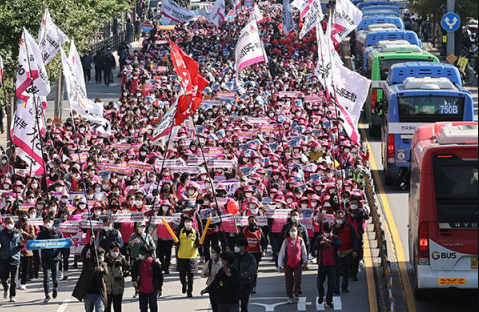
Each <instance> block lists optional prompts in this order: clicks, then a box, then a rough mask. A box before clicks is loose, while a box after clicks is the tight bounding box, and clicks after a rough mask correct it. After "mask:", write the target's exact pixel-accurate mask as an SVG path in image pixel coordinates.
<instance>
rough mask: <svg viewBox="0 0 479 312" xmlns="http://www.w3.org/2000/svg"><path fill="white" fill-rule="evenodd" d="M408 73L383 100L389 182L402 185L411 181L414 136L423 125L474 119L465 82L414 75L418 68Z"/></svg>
mask: <svg viewBox="0 0 479 312" xmlns="http://www.w3.org/2000/svg"><path fill="white" fill-rule="evenodd" d="M418 64H419V65H417V66H418V68H420V67H427V65H426V64H425V63H418ZM401 66H402V64H401V65H400V66H399V67H401ZM432 68H434V65H433V66H432ZM438 68H440V66H438ZM456 70H457V69H456ZM418 71H419V70H418ZM432 71H434V69H432ZM437 71H440V69H437ZM391 72H394V68H393V69H392V70H391ZM445 72H446V71H445ZM445 72H444V73H445ZM457 74H459V73H457ZM405 76H409V77H407V78H406V77H404V78H403V81H402V82H400V83H399V84H393V85H387V86H386V87H383V91H384V96H383V101H382V103H381V108H382V110H383V114H382V126H381V146H382V163H383V169H384V176H385V182H386V184H392V183H393V182H397V183H399V184H400V186H401V187H402V188H407V187H408V185H409V172H410V171H409V170H410V154H411V139H412V137H413V134H414V131H415V130H416V129H417V128H418V127H419V126H421V125H424V124H428V123H434V122H437V121H450V122H454V121H455V122H458V121H474V101H473V98H472V96H471V93H470V92H469V91H467V90H465V89H464V88H463V87H462V86H461V85H458V84H457V83H454V82H453V81H451V80H449V79H448V78H447V77H443V76H444V75H441V74H438V75H437V76H439V77H413V76H414V71H411V72H407V74H406V75H405ZM392 80H394V79H392ZM392 80H391V81H392Z"/></svg>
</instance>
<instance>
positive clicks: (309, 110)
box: [0, 3, 369, 312]
mask: <svg viewBox="0 0 479 312" xmlns="http://www.w3.org/2000/svg"><path fill="white" fill-rule="evenodd" d="M260 8H261V11H262V12H263V20H262V21H261V23H259V30H260V36H261V38H262V41H263V42H264V45H265V50H266V53H267V55H268V56H269V60H270V61H269V62H268V63H258V64H255V65H252V66H251V67H249V68H246V69H244V70H243V71H241V73H239V76H238V77H237V80H236V81H240V83H238V85H239V87H238V86H237V83H235V72H234V57H233V56H234V54H235V52H234V49H235V45H236V40H237V38H238V36H239V32H240V30H241V29H242V28H243V26H244V25H245V24H246V23H247V21H248V19H249V17H250V9H248V8H247V7H243V8H242V10H241V11H240V12H239V13H238V14H237V16H236V17H235V20H234V22H231V21H230V22H227V23H225V24H224V25H223V26H221V27H220V28H219V29H218V28H216V27H214V25H211V24H209V23H207V22H206V21H204V20H198V21H195V22H190V23H188V24H183V25H178V26H177V27H176V29H175V30H168V31H160V30H158V29H157V28H155V29H153V30H152V31H150V32H149V33H148V34H147V35H146V37H145V38H144V41H143V47H142V49H140V50H135V51H133V52H131V53H130V54H129V55H127V56H126V58H125V59H124V64H122V65H124V66H123V67H122V70H121V72H120V74H121V97H120V99H119V100H118V101H117V102H110V103H108V104H105V106H104V117H105V118H106V119H108V120H109V121H110V124H111V135H105V134H103V133H99V132H97V131H96V130H95V128H94V127H92V126H91V125H90V124H89V123H88V122H86V121H85V120H84V119H82V116H80V115H76V116H73V118H69V119H67V120H66V121H65V122H63V123H52V122H51V121H48V122H47V124H46V133H45V136H44V144H43V148H44V157H45V159H46V160H47V162H46V164H47V167H46V175H45V176H43V177H36V176H33V175H31V174H29V168H28V167H26V166H25V163H23V162H22V161H21V160H20V159H19V158H16V159H12V158H9V157H7V156H6V155H3V156H2V158H1V163H0V173H1V183H0V186H1V189H2V193H3V194H4V203H3V204H2V210H1V213H2V218H1V219H0V222H1V226H2V228H3V230H2V231H0V244H1V245H0V249H1V280H2V284H3V287H4V298H5V299H8V298H9V299H10V300H11V301H13V302H14V301H15V300H16V299H15V297H16V293H17V288H19V289H21V290H24V289H26V288H27V287H28V284H29V281H31V280H33V279H35V278H38V277H39V276H42V275H43V281H44V294H45V299H44V300H45V301H46V302H48V301H50V300H51V298H53V299H55V298H56V297H57V295H58V292H59V291H62V285H61V281H60V280H66V279H68V278H69V277H70V276H71V274H69V272H70V271H71V269H72V268H73V269H76V268H78V267H81V275H80V278H79V279H78V282H77V283H76V287H75V290H74V292H73V296H74V297H75V298H78V299H79V300H83V301H84V302H85V309H86V311H93V309H96V311H111V310H112V309H113V310H114V311H121V305H122V298H123V294H124V290H125V287H126V283H127V282H129V281H130V280H131V281H132V282H133V287H134V288H135V297H138V298H139V302H140V310H141V311H147V310H148V307H149V309H150V310H151V311H157V310H158V303H157V298H158V297H159V296H161V294H162V286H163V278H164V275H168V274H171V272H172V271H173V268H174V269H176V270H177V271H178V272H179V282H180V283H181V284H182V292H183V294H185V295H186V296H187V297H192V296H194V295H195V294H197V295H198V294H200V292H201V294H208V295H209V296H210V300H211V305H212V309H213V311H239V310H241V311H243V312H244V311H248V301H249V297H250V294H252V293H253V294H254V293H256V292H261V289H259V288H257V285H258V279H259V278H261V273H260V272H261V262H262V261H266V259H268V260H269V258H270V257H271V259H272V261H274V262H275V265H276V267H277V268H278V270H280V271H281V272H284V276H285V287H286V289H285V293H286V295H287V297H288V303H289V304H294V303H295V302H296V301H297V300H298V299H299V295H300V294H301V292H302V287H303V288H304V287H316V285H302V283H301V277H302V272H303V270H306V269H308V268H309V267H311V264H310V260H312V259H313V258H316V259H317V262H316V263H317V265H318V267H319V269H318V284H317V288H318V293H319V301H320V302H319V303H323V300H324V299H323V298H324V297H325V298H326V301H325V304H326V306H327V307H332V297H333V295H334V294H339V293H341V292H342V293H347V292H349V290H348V286H349V282H350V281H357V280H358V270H359V269H360V266H361V261H362V250H363V246H362V245H363V244H362V242H363V234H364V231H365V220H367V219H368V214H369V212H368V208H367V206H366V204H365V195H364V191H363V183H364V181H363V176H362V172H363V167H364V166H365V165H366V162H367V157H368V152H367V151H366V150H364V149H363V148H362V146H359V145H357V144H356V143H355V142H352V141H351V140H350V139H349V138H348V136H347V135H346V134H345V131H344V129H343V122H344V121H343V120H341V119H340V118H339V113H338V111H337V107H336V106H335V105H334V104H333V103H331V102H330V101H328V100H327V96H326V94H325V93H324V91H323V88H322V87H321V85H320V84H319V81H318V78H317V77H316V76H315V74H314V69H315V67H316V63H317V61H318V57H317V48H316V34H315V33H314V31H313V32H311V33H310V34H308V35H307V36H306V37H305V38H303V39H302V40H299V39H298V31H297V30H295V31H293V32H291V33H290V34H289V35H288V36H285V35H284V34H283V32H282V30H281V27H282V26H281V17H282V10H281V6H278V5H275V4H269V3H265V4H262V5H261V6H260ZM295 15H297V14H295ZM298 18H299V17H298V16H296V20H298ZM325 20H327V16H326V17H325ZM324 25H325V27H326V23H324ZM320 31H323V30H320ZM169 40H171V41H173V42H175V43H176V44H177V45H178V46H179V47H180V48H181V49H182V50H183V51H184V52H185V53H186V54H188V55H190V56H191V57H192V58H193V59H194V60H195V61H196V62H198V63H199V66H200V73H201V75H202V76H203V77H204V78H205V79H206V80H207V81H208V82H209V86H208V87H207V88H205V90H204V92H203V103H202V104H201V106H200V107H199V109H198V110H196V112H194V114H193V115H192V116H191V117H190V118H188V119H186V121H185V122H184V123H183V124H182V125H181V126H177V127H174V128H173V127H171V128H172V129H170V130H169V132H168V134H167V135H165V136H162V137H159V138H157V137H155V133H154V132H155V128H156V126H157V124H158V123H159V122H160V121H161V120H162V119H163V117H164V116H165V115H166V114H168V112H169V110H170V108H171V107H172V106H173V105H174V103H175V98H176V97H177V95H178V94H179V92H180V90H179V87H178V81H177V80H176V75H175V74H174V69H173V67H172V65H171V61H170V58H169V51H170V44H169ZM107 74H108V75H109V73H107ZM107 78H108V77H107ZM100 79H101V77H100ZM97 80H98V79H97ZM30 173H31V171H30ZM61 238H72V240H73V241H74V243H75V246H74V247H72V248H70V247H67V248H60V247H59V248H52V249H40V250H33V251H31V250H28V249H27V243H28V241H29V240H35V241H40V240H49V239H61ZM172 257H174V258H176V261H174V263H175V264H176V265H175V266H173V265H172V263H171V260H172ZM200 264H201V265H202V266H201V269H202V270H201V277H203V278H206V279H207V287H206V288H205V289H203V290H195V289H193V280H194V278H195V276H196V273H198V270H199V269H200V266H199V265H200ZM8 280H10V282H9V283H8ZM326 281H327V289H325V287H324V284H325V282H326ZM51 282H52V283H51ZM50 283H51V284H50Z"/></svg>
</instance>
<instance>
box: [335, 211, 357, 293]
mask: <svg viewBox="0 0 479 312" xmlns="http://www.w3.org/2000/svg"><path fill="white" fill-rule="evenodd" d="M333 232H334V234H335V235H337V236H338V237H339V239H340V240H341V244H342V245H341V247H340V248H338V265H337V266H336V276H335V277H336V280H335V285H334V287H335V289H334V291H335V293H336V294H339V277H340V274H339V272H340V271H342V272H343V281H342V283H341V289H342V292H343V293H348V292H349V290H348V286H349V273H350V270H351V263H352V261H353V259H356V258H357V257H358V237H357V235H356V231H355V229H354V226H353V225H352V224H350V223H348V221H347V219H346V214H345V212H344V211H342V210H340V211H337V212H336V224H335V225H334V229H333Z"/></svg>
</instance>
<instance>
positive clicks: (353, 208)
mask: <svg viewBox="0 0 479 312" xmlns="http://www.w3.org/2000/svg"><path fill="white" fill-rule="evenodd" d="M358 208H359V206H358V205H351V210H358Z"/></svg>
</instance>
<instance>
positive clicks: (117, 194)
mask: <svg viewBox="0 0 479 312" xmlns="http://www.w3.org/2000/svg"><path fill="white" fill-rule="evenodd" d="M112 193H113V195H116V196H119V195H120V191H113V192H112Z"/></svg>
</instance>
